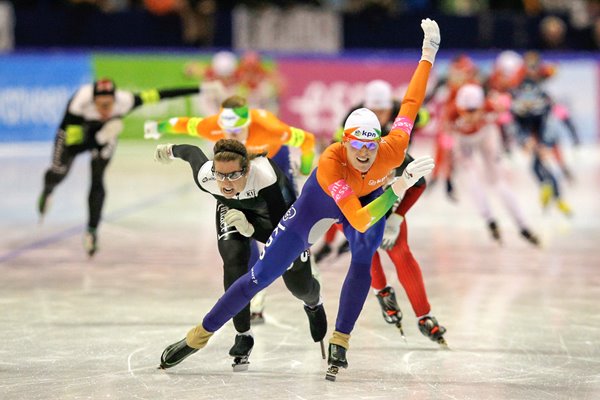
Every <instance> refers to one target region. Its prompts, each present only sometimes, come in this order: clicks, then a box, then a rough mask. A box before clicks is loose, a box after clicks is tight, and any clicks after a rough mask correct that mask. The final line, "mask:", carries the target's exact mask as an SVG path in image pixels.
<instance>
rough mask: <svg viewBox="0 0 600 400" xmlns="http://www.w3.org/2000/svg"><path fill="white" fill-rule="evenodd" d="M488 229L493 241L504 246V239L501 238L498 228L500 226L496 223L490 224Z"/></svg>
mask: <svg viewBox="0 0 600 400" xmlns="http://www.w3.org/2000/svg"><path fill="white" fill-rule="evenodd" d="M488 229H489V230H490V233H491V234H492V239H494V240H495V241H496V242H498V244H500V245H502V237H501V236H500V229H499V228H498V224H496V221H490V222H488Z"/></svg>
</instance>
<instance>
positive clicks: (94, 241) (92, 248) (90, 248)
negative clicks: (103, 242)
mask: <svg viewBox="0 0 600 400" xmlns="http://www.w3.org/2000/svg"><path fill="white" fill-rule="evenodd" d="M83 247H84V248H85V251H86V253H88V256H90V257H93V256H94V254H96V251H97V250H98V235H97V233H96V229H95V228H88V229H87V232H86V233H85V234H84V235H83Z"/></svg>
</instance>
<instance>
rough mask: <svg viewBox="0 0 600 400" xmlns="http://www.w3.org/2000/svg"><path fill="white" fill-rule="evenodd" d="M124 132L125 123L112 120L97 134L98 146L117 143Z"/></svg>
mask: <svg viewBox="0 0 600 400" xmlns="http://www.w3.org/2000/svg"><path fill="white" fill-rule="evenodd" d="M122 131H123V121H121V120H120V119H111V120H110V121H108V122H107V123H105V124H104V125H103V126H102V129H100V130H99V131H98V132H96V142H98V144H107V143H112V142H116V140H117V137H118V136H119V135H120V134H121V132H122Z"/></svg>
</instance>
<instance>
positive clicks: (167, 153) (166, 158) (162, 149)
mask: <svg viewBox="0 0 600 400" xmlns="http://www.w3.org/2000/svg"><path fill="white" fill-rule="evenodd" d="M173 159H175V157H173V145H172V144H170V143H169V144H159V145H158V146H156V150H155V151H154V161H157V162H159V163H162V164H168V163H170V162H171V161H173Z"/></svg>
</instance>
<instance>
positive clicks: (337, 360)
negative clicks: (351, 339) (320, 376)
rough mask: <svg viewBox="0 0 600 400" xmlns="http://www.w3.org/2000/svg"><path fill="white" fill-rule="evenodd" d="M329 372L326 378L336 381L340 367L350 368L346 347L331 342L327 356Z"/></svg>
mask: <svg viewBox="0 0 600 400" xmlns="http://www.w3.org/2000/svg"><path fill="white" fill-rule="evenodd" d="M327 364H328V365H329V368H327V373H326V374H325V379H327V380H328V381H332V382H335V379H336V378H337V374H338V372H339V371H340V368H348V360H347V359H346V349H345V348H344V347H342V346H340V345H337V344H333V343H329V357H328V358H327Z"/></svg>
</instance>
